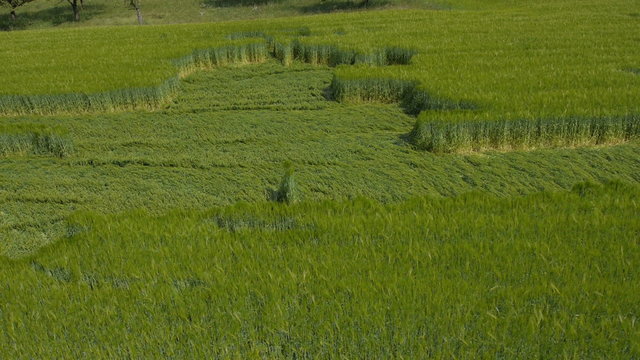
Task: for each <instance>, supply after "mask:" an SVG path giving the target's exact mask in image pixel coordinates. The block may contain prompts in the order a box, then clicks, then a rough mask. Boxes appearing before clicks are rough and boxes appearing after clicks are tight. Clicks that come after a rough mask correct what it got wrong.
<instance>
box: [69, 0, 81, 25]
mask: <svg viewBox="0 0 640 360" xmlns="http://www.w3.org/2000/svg"><path fill="white" fill-rule="evenodd" d="M67 2H68V3H69V5H71V9H73V21H80V10H81V9H82V6H83V5H84V1H83V0H79V1H78V0H67Z"/></svg>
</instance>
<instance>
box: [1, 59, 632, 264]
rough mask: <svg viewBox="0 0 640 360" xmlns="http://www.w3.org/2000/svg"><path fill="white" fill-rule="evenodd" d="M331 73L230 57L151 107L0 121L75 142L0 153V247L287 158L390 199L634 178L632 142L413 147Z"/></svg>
mask: <svg viewBox="0 0 640 360" xmlns="http://www.w3.org/2000/svg"><path fill="white" fill-rule="evenodd" d="M331 76H332V74H331V69H329V68H326V67H314V66H310V65H302V64H296V65H293V66H292V67H289V68H287V67H283V66H282V65H279V64H277V63H275V62H272V63H269V64H265V65H253V66H245V67H229V68H223V69H216V70H214V71H210V72H200V73H197V74H195V75H193V76H191V77H189V78H187V79H186V80H185V83H184V89H183V92H182V93H181V95H180V96H179V97H177V98H176V99H174V101H173V102H172V103H171V104H170V105H169V106H168V107H167V108H166V109H164V110H163V111H160V112H155V113H147V112H133V113H125V114H114V115H94V116H64V117H59V116H53V117H18V118H10V119H4V122H5V124H7V125H12V124H35V125H38V126H44V127H46V126H51V125H52V124H56V126H57V127H58V128H60V131H62V132H66V133H67V135H66V137H67V138H68V139H69V140H70V141H72V142H73V143H74V145H75V153H74V154H73V155H72V156H70V157H67V158H62V159H56V158H53V157H46V156H44V157H43V156H23V155H12V156H9V157H5V158H4V159H2V160H1V161H0V168H1V169H2V173H1V174H2V175H1V176H0V184H1V186H0V200H1V202H0V211H1V212H2V214H3V216H2V218H0V221H1V222H0V225H1V228H0V229H1V232H0V236H2V238H3V239H4V241H2V242H0V249H2V253H4V254H5V255H8V256H12V257H15V256H23V255H25V254H28V253H31V252H32V251H34V250H35V249H38V248H39V247H41V246H43V245H44V244H47V243H49V242H50V241H52V240H54V239H56V238H57V237H58V236H60V235H62V234H64V233H65V231H66V228H65V222H64V220H65V218H66V217H67V216H68V215H69V214H71V213H72V212H74V211H77V210H96V211H101V212H108V213H112V212H118V211H122V210H125V209H128V208H138V207H145V208H147V209H150V210H152V211H154V212H160V211H163V210H165V209H167V208H173V207H178V208H202V207H208V206H212V205H220V204H230V203H234V202H236V201H241V200H244V201H258V202H261V201H265V200H266V199H267V190H268V189H273V188H274V187H275V186H276V185H277V183H278V181H279V178H280V176H281V174H282V168H281V165H282V163H283V162H285V161H288V160H290V161H293V162H294V163H295V164H296V166H297V168H298V170H297V179H298V183H299V187H300V191H301V194H302V197H303V199H306V200H317V199H324V198H338V199H340V198H348V197H351V196H366V197H370V198H374V199H379V200H383V201H394V200H399V199H404V198H407V197H410V196H418V195H424V194H431V195H437V196H452V195H457V194H460V193H465V192H468V191H473V190H481V191H484V192H489V193H492V194H496V195H500V196H508V195H519V194H526V193H532V192H537V191H540V190H543V189H544V190H560V189H567V188H570V187H571V186H572V185H573V184H574V183H576V182H579V181H584V180H591V181H602V180H605V179H611V178H617V179H621V180H624V181H627V182H638V181H640V178H639V177H638V171H637V169H638V168H640V162H639V160H638V159H640V148H639V147H638V146H637V144H628V145H622V146H616V147H611V148H595V149H573V150H572V149H564V150H543V151H535V152H513V153H487V154H483V155H452V156H439V155H431V154H425V153H422V152H418V151H415V150H413V149H412V148H411V147H410V146H408V144H407V143H406V142H405V140H404V139H405V136H406V134H407V132H408V131H409V129H410V127H411V124H412V122H413V119H411V118H410V117H409V116H406V115H404V114H403V113H402V111H401V109H399V108H398V107H397V106H396V105H376V104H362V105H347V104H340V103H336V102H332V101H327V100H325V98H324V95H323V91H324V89H325V88H326V86H327V85H328V83H329V81H330V79H331ZM220 84H225V86H223V87H222V86H220Z"/></svg>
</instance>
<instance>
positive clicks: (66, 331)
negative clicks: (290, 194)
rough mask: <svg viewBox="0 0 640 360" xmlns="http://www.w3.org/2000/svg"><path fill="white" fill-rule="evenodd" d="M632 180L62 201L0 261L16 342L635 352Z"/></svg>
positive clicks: (73, 348)
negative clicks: (101, 208)
mask: <svg viewBox="0 0 640 360" xmlns="http://www.w3.org/2000/svg"><path fill="white" fill-rule="evenodd" d="M639 200H640V188H638V186H637V185H634V186H628V185H622V184H620V183H609V184H608V185H605V186H600V185H592V184H581V185H580V186H577V187H576V188H575V190H574V191H572V192H561V193H548V192H547V193H541V194H537V195H530V196H525V197H515V198H509V199H505V198H496V197H493V196H488V195H480V194H470V195H465V196H460V197H455V198H448V199H434V198H416V199H412V200H407V201H403V202H399V203H395V204H381V203H379V202H376V201H371V200H365V199H355V200H351V201H342V202H335V201H323V202H312V203H309V202H303V203H300V204H297V205H279V204H274V203H259V204H246V203H245V204H238V205H235V206H231V207H224V208H212V209H209V210H203V211H186V210H178V211H172V212H169V213H166V214H163V215H160V216H156V215H153V214H150V213H148V212H146V211H134V212H127V213H124V214H120V215H114V216H107V215H100V214H96V213H79V214H77V215H75V216H73V217H72V218H71V219H70V221H69V223H68V226H67V231H68V233H69V237H68V238H67V239H65V240H64V241H62V242H61V243H60V244H58V245H56V246H53V247H50V248H48V249H46V250H45V251H43V252H41V253H40V254H39V255H38V256H36V257H32V258H30V259H26V260H22V261H19V262H10V263H6V262H0V279H2V280H0V289H1V290H2V291H0V304H2V305H1V307H0V310H1V311H0V324H2V327H3V331H2V336H0V348H2V349H3V354H4V355H5V356H7V357H10V358H15V357H25V358H39V357H43V356H46V357H67V356H70V357H91V358H104V357H110V358H113V357H117V358H122V357H133V358H139V357H145V358H173V357H189V358H194V357H195V358H202V357H223V358H229V357H233V358H236V357H237V358H298V359H299V358H336V357H348V358H352V357H357V358H360V357H365V358H400V357H404V358H451V357H456V358H495V357H505V358H519V359H529V358H531V359H537V358H567V359H584V358H616V359H620V358H626V359H632V358H636V357H638V356H640V342H639V339H640V330H639V329H638V323H637V321H638V317H639V316H640V307H639V306H638V298H637V293H638V290H639V288H638V283H639V281H640V273H639V272H638V268H639V267H638V264H639V262H640V257H639V254H640V251H639V250H640V249H639V243H638V237H637V235H638V233H640V223H639V222H638V221H637V214H638V211H639V210H640V208H639V206H638V204H640V202H639Z"/></svg>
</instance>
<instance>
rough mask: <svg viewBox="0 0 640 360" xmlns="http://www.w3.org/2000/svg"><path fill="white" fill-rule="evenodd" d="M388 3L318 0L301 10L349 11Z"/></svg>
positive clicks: (359, 0) (307, 11)
mask: <svg viewBox="0 0 640 360" xmlns="http://www.w3.org/2000/svg"><path fill="white" fill-rule="evenodd" d="M387 4H388V1H386V0H369V1H364V0H324V1H318V2H316V3H314V4H312V5H306V6H302V7H300V8H299V9H300V12H301V13H305V14H316V13H330V12H334V11H349V10H361V9H372V8H376V7H381V6H385V5H387Z"/></svg>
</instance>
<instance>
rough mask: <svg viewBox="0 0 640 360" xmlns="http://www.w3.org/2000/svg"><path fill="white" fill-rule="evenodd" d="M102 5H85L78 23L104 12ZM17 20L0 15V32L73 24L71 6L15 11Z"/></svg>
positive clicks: (8, 15)
mask: <svg viewBox="0 0 640 360" xmlns="http://www.w3.org/2000/svg"><path fill="white" fill-rule="evenodd" d="M104 8H105V6H104V5H94V4H86V5H85V6H84V9H83V10H82V11H81V12H80V21H81V22H82V21H85V20H89V19H91V18H93V17H95V16H97V15H99V14H100V13H101V12H103V11H104ZM16 13H17V15H18V16H17V19H16V21H15V22H14V21H13V20H11V15H10V14H9V13H6V14H2V15H0V30H3V31H9V30H24V29H26V28H28V27H30V26H32V25H34V24H42V25H45V24H49V25H52V26H59V25H62V24H65V23H73V11H72V10H71V6H56V7H52V8H49V9H43V10H39V11H30V12H26V11H25V12H21V11H20V9H17V10H16Z"/></svg>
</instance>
